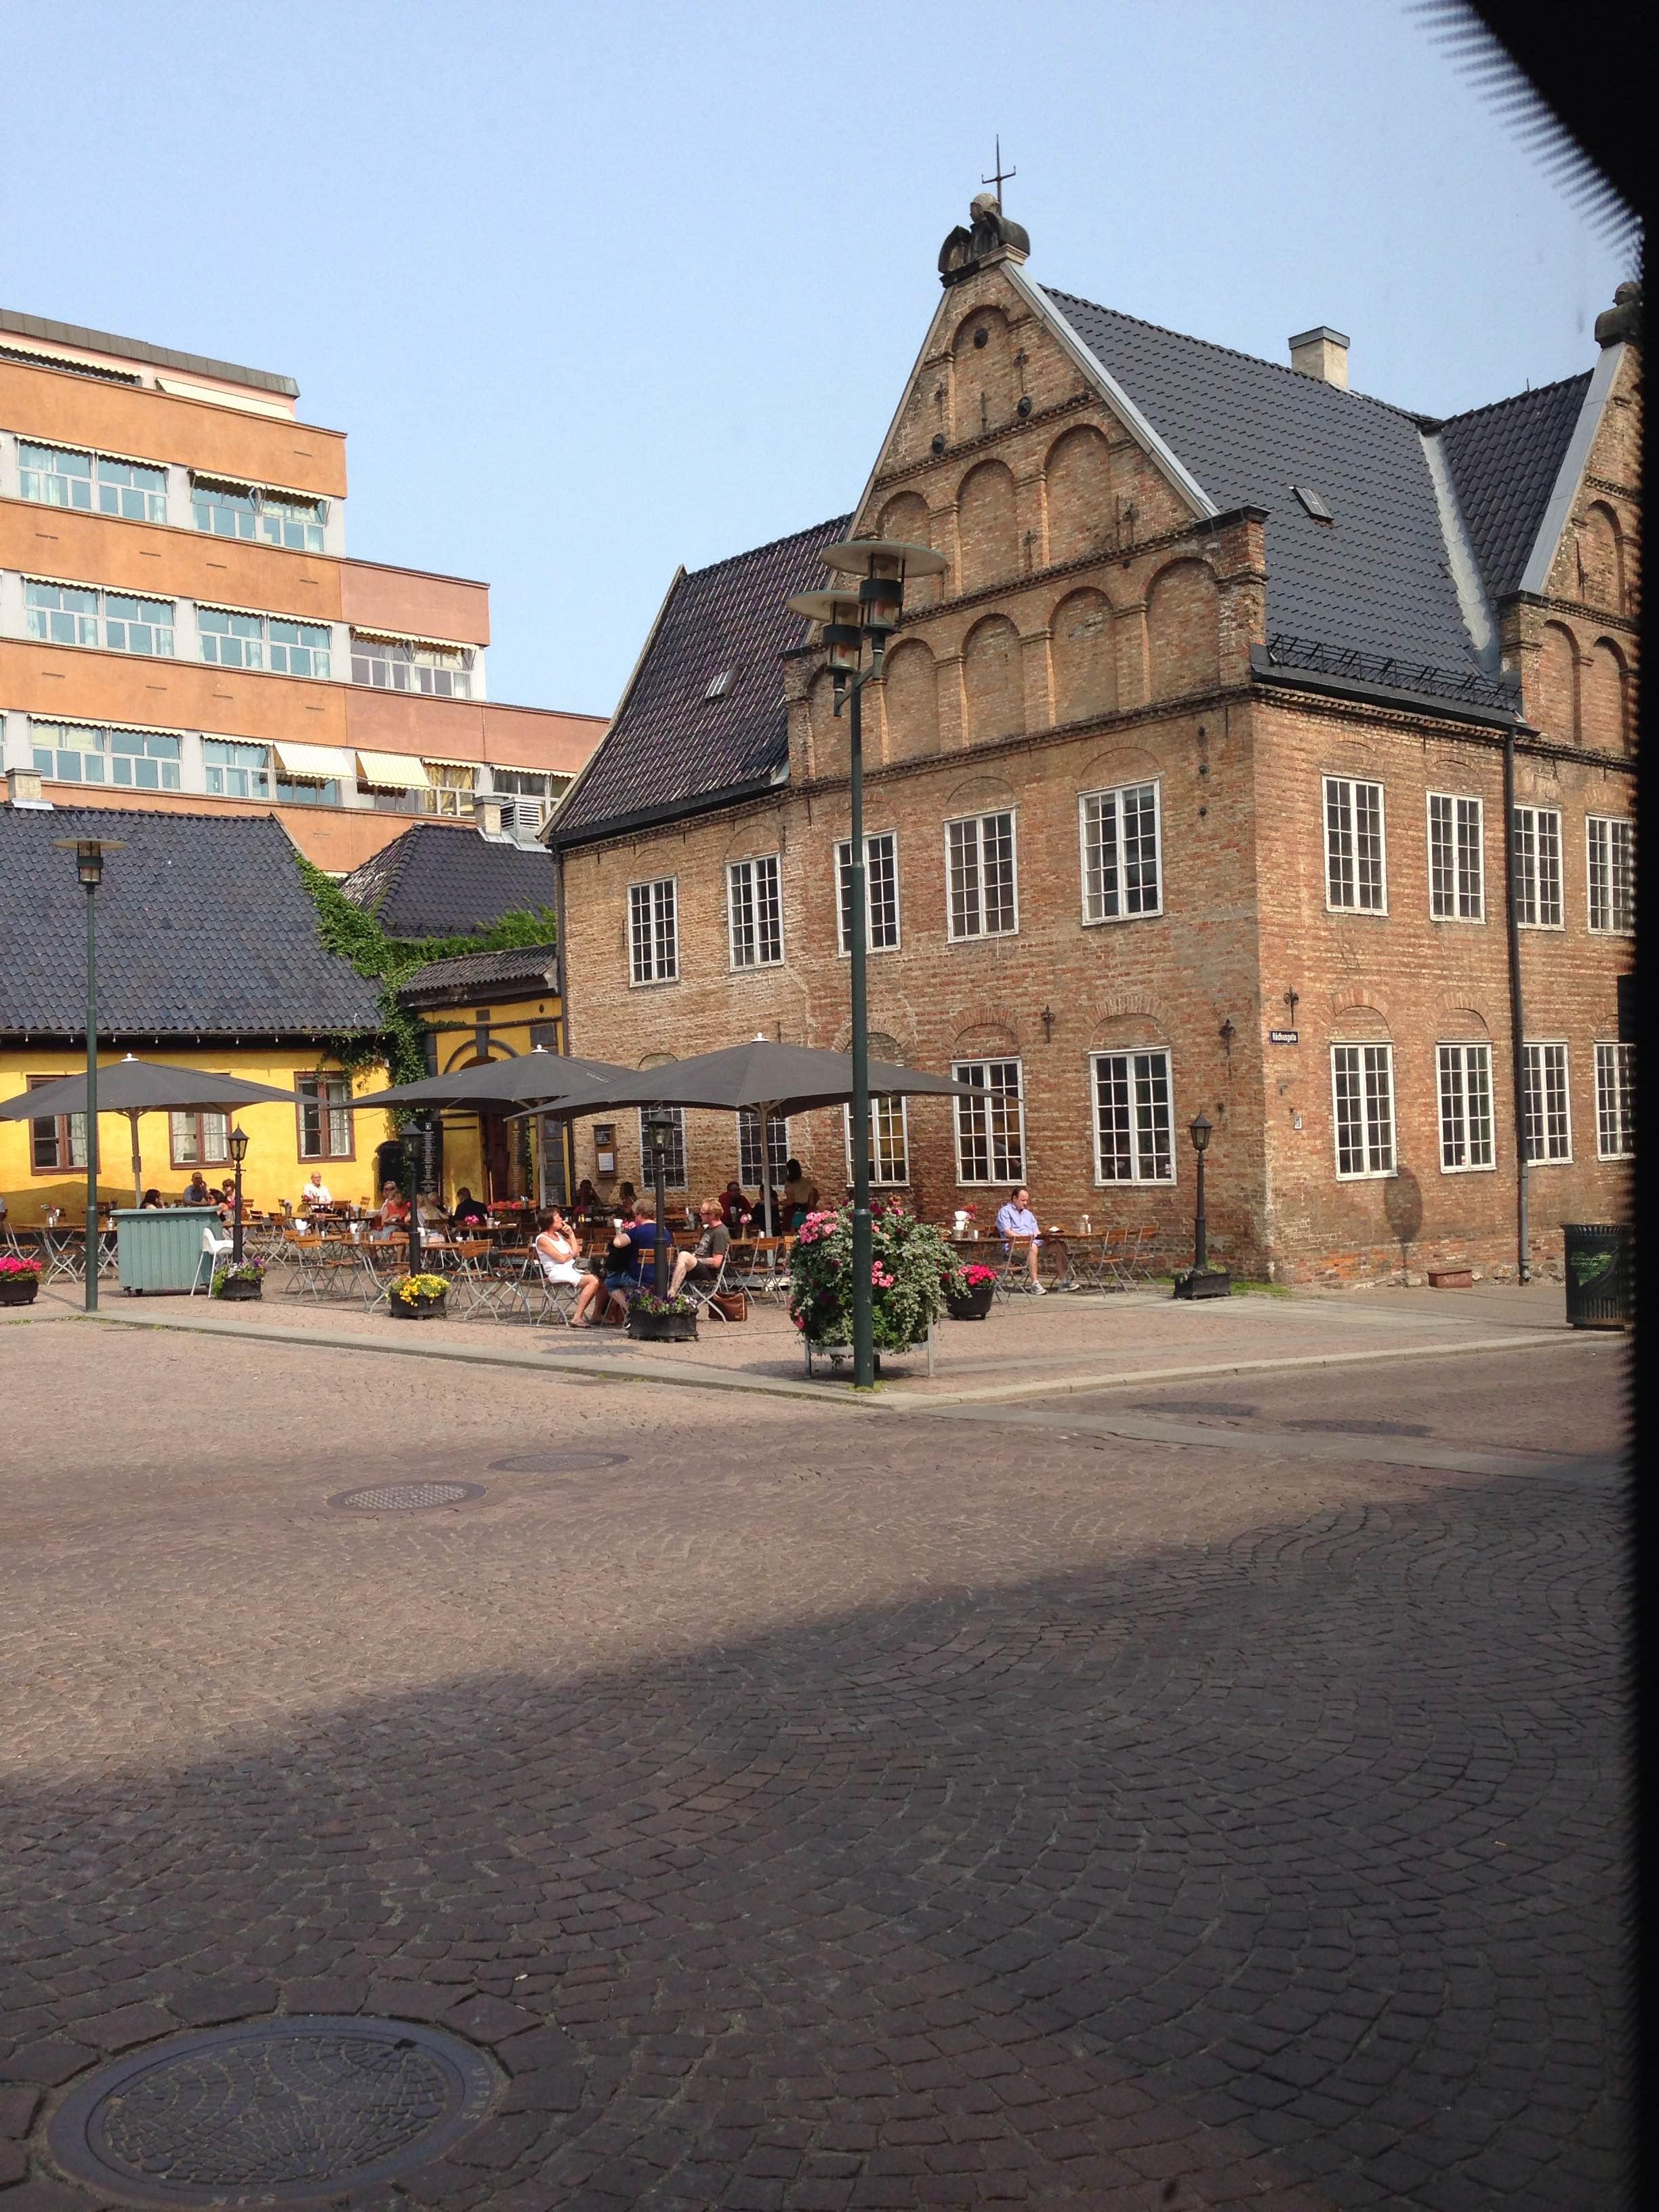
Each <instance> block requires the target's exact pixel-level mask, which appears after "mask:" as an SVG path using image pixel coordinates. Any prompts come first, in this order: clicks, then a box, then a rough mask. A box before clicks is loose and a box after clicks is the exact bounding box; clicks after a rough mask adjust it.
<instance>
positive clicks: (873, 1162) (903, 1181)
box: [820, 1091, 910, 1203]
mask: <svg viewBox="0 0 1659 2212" xmlns="http://www.w3.org/2000/svg"><path fill="white" fill-rule="evenodd" d="M895 1108H896V1109H897V1117H898V1144H899V1153H898V1164H899V1166H900V1167H901V1168H902V1170H903V1172H902V1174H899V1175H894V1174H892V1173H890V1168H891V1166H892V1164H893V1152H892V1147H891V1144H890V1143H889V1144H888V1145H887V1146H886V1148H885V1152H884V1148H883V1146H882V1143H881V1138H880V1133H879V1131H878V1127H877V1109H881V1114H882V1118H883V1119H884V1120H885V1121H886V1122H887V1123H888V1126H889V1128H891V1125H892V1121H893V1118H894V1109H895ZM870 1127H871V1139H872V1141H871V1146H870V1188H871V1189H872V1190H905V1189H908V1187H909V1182H910V1104H909V1101H908V1098H906V1097H905V1096H904V1094H903V1093H902V1092H900V1093H899V1095H898V1096H897V1097H894V1096H893V1094H892V1093H891V1092H890V1091H880V1092H874V1091H872V1093H871V1097H870ZM841 1133H842V1146H843V1147H844V1148H845V1151H846V1154H847V1180H848V1183H849V1185H850V1183H851V1182H852V1180H853V1109H852V1108H851V1107H850V1106H843V1107H842V1109H841ZM884 1158H885V1160H886V1162H887V1165H886V1166H885V1167H884V1165H883V1160H884ZM820 1203H822V1200H820Z"/></svg>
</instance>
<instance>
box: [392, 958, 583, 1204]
mask: <svg viewBox="0 0 1659 2212" xmlns="http://www.w3.org/2000/svg"><path fill="white" fill-rule="evenodd" d="M561 1012H562V1008H561V1006H560V1004H559V999H558V994H557V993H556V992H554V991H550V990H544V991H538V992H537V993H536V994H534V995H533V996H532V997H529V998H525V999H500V998H497V999H492V1000H490V1001H489V1005H488V1006H446V1007H444V1008H443V1009H442V1010H441V1011H440V1012H428V1013H426V1014H424V1015H423V1016H422V1019H423V1020H424V1021H425V1023H426V1025H427V1027H428V1030H431V1031H432V1032H433V1034H434V1036H435V1040H436V1046H437V1065H438V1072H439V1073H440V1074H441V1075H446V1074H449V1073H452V1072H453V1070H455V1069H456V1068H459V1067H465V1066H469V1065H470V1064H471V1062H472V1061H473V1060H475V1059H476V1058H477V1044H476V1039H477V1031H478V1030H479V1028H480V1027H483V1028H484V1029H487V1030H488V1031H489V1042H488V1044H487V1045H486V1047H485V1052H486V1054H487V1056H488V1057H489V1059H491V1060H506V1059H508V1058H509V1057H511V1056H513V1055H514V1054H522V1053H526V1052H529V1051H530V1050H532V1047H533V1042H534V1039H533V1036H532V1026H533V1028H534V1030H538V1031H539V1030H544V1026H545V1025H546V1024H550V1023H556V1022H558V1021H559V1018H560V1015H561ZM486 1015H487V1017H488V1018H487V1019H485V1020H483V1021H481V1019H480V1018H481V1016H486ZM548 1049H549V1051H551V1050H552V1049H553V1047H552V1046H551V1044H550V1045H549V1046H548ZM507 1110H508V1111H509V1112H513V1111H516V1110H517V1109H515V1108H509V1109H507ZM522 1126H523V1125H522V1124H521V1123H516V1122H510V1123H509V1124H508V1125H507V1139H508V1143H509V1145H511V1146H514V1147H516V1146H517V1145H518V1142H519V1139H518V1134H517V1132H518V1130H519V1128H520V1127H522ZM537 1141H538V1139H537V1137H536V1135H535V1125H533V1124H532V1148H533V1146H534V1145H535V1143H536V1142H537ZM533 1163H534V1152H533V1149H532V1170H531V1176H530V1182H529V1186H528V1188H527V1191H526V1196H528V1197H532V1198H533V1197H535V1196H536V1194H537V1186H536V1177H535V1170H534V1164H533ZM443 1181H444V1202H445V1204H446V1205H447V1206H453V1203H454V1201H455V1194H456V1193H457V1191H459V1189H460V1188H462V1187H463V1185H465V1188H467V1189H468V1190H470V1191H471V1193H472V1194H473V1196H474V1197H475V1198H483V1197H484V1196H485V1195H486V1194H487V1191H488V1181H487V1178H486V1176H485V1172H484V1159H483V1140H482V1133H481V1131H480V1128H479V1126H478V1117H477V1115H475V1114H452V1115H446V1116H445V1118H444V1174H443ZM495 1195H496V1196H497V1197H501V1196H505V1195H506V1194H505V1193H504V1192H501V1191H500V1190H497V1191H496V1193H495Z"/></svg>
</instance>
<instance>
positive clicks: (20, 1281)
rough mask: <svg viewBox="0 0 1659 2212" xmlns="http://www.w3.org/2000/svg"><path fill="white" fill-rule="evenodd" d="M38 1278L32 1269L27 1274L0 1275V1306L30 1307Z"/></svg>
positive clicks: (38, 1284) (36, 1289) (37, 1284)
mask: <svg viewBox="0 0 1659 2212" xmlns="http://www.w3.org/2000/svg"><path fill="white" fill-rule="evenodd" d="M39 1289H40V1276H39V1275H38V1274H37V1273H35V1272H34V1270H33V1268H31V1269H30V1270H29V1272H28V1273H27V1274H20V1275H0V1306H32V1305H33V1304H34V1297H35V1293H36V1291H38V1290H39Z"/></svg>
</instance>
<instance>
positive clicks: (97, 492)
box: [17, 438, 167, 522]
mask: <svg viewBox="0 0 1659 2212" xmlns="http://www.w3.org/2000/svg"><path fill="white" fill-rule="evenodd" d="M17 459H18V463H19V467H20V476H19V487H20V489H21V492H22V495H23V497H24V498H25V499H38V500H39V501H40V502H41V503H42V505H43V506H46V507H70V508H72V509H74V510H75V511H76V512H77V513H82V514H114V515H118V516H119V517H120V518H121V520H123V521H124V522H165V521H166V520H167V471H166V470H165V469H164V468H157V467H155V465H153V464H152V463H150V462H148V461H118V460H116V459H113V457H112V456H111V455H110V454H108V453H76V452H74V451H72V450H70V449H69V448H66V447H60V446H36V445H32V444H30V443H29V442H28V441H27V440H26V439H23V438H20V439H19V440H18V441H17Z"/></svg>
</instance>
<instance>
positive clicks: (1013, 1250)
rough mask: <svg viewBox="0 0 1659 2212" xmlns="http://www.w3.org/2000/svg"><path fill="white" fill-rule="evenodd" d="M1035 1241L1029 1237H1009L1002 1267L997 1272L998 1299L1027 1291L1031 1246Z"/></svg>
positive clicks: (1029, 1278) (1029, 1275) (996, 1293)
mask: <svg viewBox="0 0 1659 2212" xmlns="http://www.w3.org/2000/svg"><path fill="white" fill-rule="evenodd" d="M1035 1241H1036V1240H1035V1239H1034V1238H1032V1237H1009V1239H1008V1249H1007V1250H1006V1252H1005V1253H1004V1254H1003V1256H1002V1265H1001V1266H1000V1267H999V1268H998V1270H997V1282H996V1291H995V1293H994V1295H995V1296H996V1297H1000V1298H1011V1297H1012V1296H1013V1295H1014V1292H1015V1291H1016V1290H1018V1291H1022V1292H1024V1291H1027V1290H1028V1289H1029V1286H1030V1280H1031V1246H1032V1244H1033V1243H1034V1242H1035Z"/></svg>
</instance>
